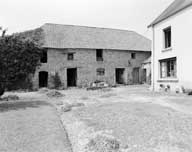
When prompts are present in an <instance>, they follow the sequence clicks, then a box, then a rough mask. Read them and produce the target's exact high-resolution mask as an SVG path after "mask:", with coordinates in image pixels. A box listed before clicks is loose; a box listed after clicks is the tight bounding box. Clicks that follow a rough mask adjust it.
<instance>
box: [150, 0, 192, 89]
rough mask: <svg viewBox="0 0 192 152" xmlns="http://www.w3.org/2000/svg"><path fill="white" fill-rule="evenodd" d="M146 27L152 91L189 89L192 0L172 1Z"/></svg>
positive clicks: (191, 54) (191, 76) (191, 86)
mask: <svg viewBox="0 0 192 152" xmlns="http://www.w3.org/2000/svg"><path fill="white" fill-rule="evenodd" d="M149 28H151V30H152V88H153V90H155V91H159V90H165V91H174V92H175V91H176V92H178V91H182V88H184V89H191V88H192V70H191V68H190V65H192V60H191V57H192V45H191V35H192V0H175V1H174V2H173V3H172V4H171V5H170V6H169V7H168V8H167V9H166V10H165V11H164V12H163V13H162V14H161V15H160V16H159V17H158V18H157V19H155V21H153V22H152V23H151V24H150V25H149Z"/></svg>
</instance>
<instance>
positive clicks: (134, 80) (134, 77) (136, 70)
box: [132, 68, 139, 84]
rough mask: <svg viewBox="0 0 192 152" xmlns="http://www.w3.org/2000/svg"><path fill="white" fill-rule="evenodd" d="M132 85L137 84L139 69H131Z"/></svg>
mask: <svg viewBox="0 0 192 152" xmlns="http://www.w3.org/2000/svg"><path fill="white" fill-rule="evenodd" d="M132 74H133V84H139V68H133V73H132Z"/></svg>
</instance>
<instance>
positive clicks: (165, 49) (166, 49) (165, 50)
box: [162, 47, 172, 52]
mask: <svg viewBox="0 0 192 152" xmlns="http://www.w3.org/2000/svg"><path fill="white" fill-rule="evenodd" d="M167 51H172V47H169V48H164V49H163V50H162V52H167Z"/></svg>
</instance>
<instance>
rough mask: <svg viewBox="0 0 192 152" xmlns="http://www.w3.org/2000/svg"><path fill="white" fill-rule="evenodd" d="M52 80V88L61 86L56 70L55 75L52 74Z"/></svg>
mask: <svg viewBox="0 0 192 152" xmlns="http://www.w3.org/2000/svg"><path fill="white" fill-rule="evenodd" d="M52 81H53V85H54V89H60V88H61V86H62V82H61V79H60V77H59V74H58V72H56V73H55V75H52Z"/></svg>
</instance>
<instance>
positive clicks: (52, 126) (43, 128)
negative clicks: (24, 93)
mask: <svg viewBox="0 0 192 152" xmlns="http://www.w3.org/2000/svg"><path fill="white" fill-rule="evenodd" d="M70 151H71V147H70V144H69V142H68V138H67V136H66V134H65V131H64V129H63V127H62V125H61V122H60V120H59V117H58V116H57V113H56V111H55V109H54V108H53V107H52V106H51V105H50V104H49V103H47V102H44V101H18V102H12V103H0V152H70Z"/></svg>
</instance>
